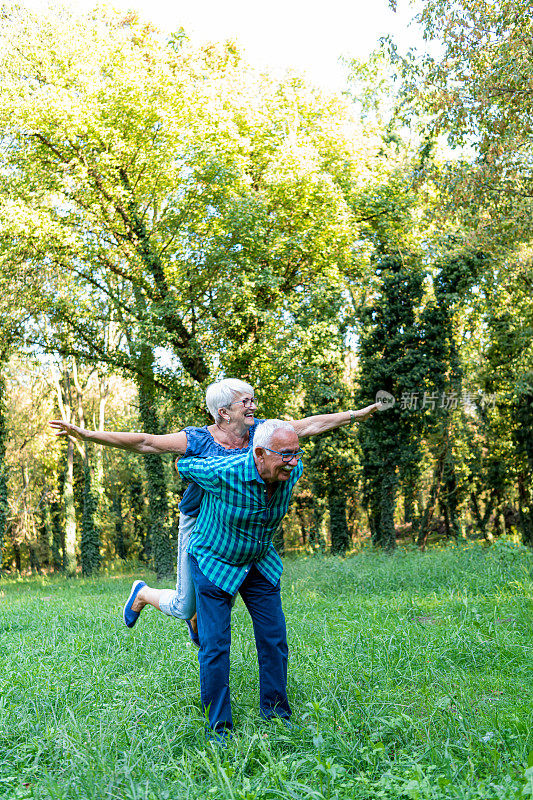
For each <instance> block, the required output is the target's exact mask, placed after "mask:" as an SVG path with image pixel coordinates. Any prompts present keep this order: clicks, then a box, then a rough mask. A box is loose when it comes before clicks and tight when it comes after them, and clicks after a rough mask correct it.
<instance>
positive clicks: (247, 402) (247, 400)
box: [230, 397, 257, 408]
mask: <svg viewBox="0 0 533 800" xmlns="http://www.w3.org/2000/svg"><path fill="white" fill-rule="evenodd" d="M239 403H242V404H243V406H244V407H245V408H251V407H252V406H257V400H256V399H255V397H243V399H242V400H234V401H233V403H230V406H236V405H238V404H239Z"/></svg>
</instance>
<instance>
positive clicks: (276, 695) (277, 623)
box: [190, 556, 291, 730]
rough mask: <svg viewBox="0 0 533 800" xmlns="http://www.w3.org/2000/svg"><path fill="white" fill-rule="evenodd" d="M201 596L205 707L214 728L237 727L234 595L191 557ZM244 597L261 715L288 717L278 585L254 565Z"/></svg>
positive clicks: (284, 634) (198, 600) (198, 603)
mask: <svg viewBox="0 0 533 800" xmlns="http://www.w3.org/2000/svg"><path fill="white" fill-rule="evenodd" d="M190 566H191V572H192V577H193V581H194V589H195V593H196V611H197V614H198V636H199V638H200V650H199V652H198V661H199V663H200V690H201V697H202V707H203V709H204V711H205V710H207V713H208V715H209V726H210V727H211V728H212V729H213V730H222V729H224V728H225V729H228V730H231V728H232V727H233V721H232V717H231V701H230V690H229V667H230V658H229V653H230V644H231V607H232V596H231V595H230V594H228V593H227V592H224V591H223V590H222V589H219V587H218V586H216V585H215V584H214V583H212V582H211V581H210V580H209V579H208V578H206V576H205V575H204V574H203V572H202V571H201V570H200V568H199V566H198V562H197V561H196V559H195V558H193V557H192V556H190ZM239 592H240V595H241V597H242V599H243V601H244V603H245V605H246V608H247V609H248V611H249V613H250V616H251V618H252V622H253V626H254V635H255V644H256V647H257V659H258V662H259V711H260V714H261V716H262V717H263V718H265V719H270V718H271V717H273V716H279V717H284V718H285V719H288V718H289V717H290V715H291V709H290V706H289V701H288V699H287V658H288V648H287V629H286V627H285V616H284V614H283V610H282V608H281V595H280V585H279V581H278V582H277V584H276V586H273V585H272V584H271V583H270V582H269V581H267V579H266V578H265V577H264V576H263V575H262V574H261V573H260V572H259V570H258V569H257V567H256V566H255V565H252V566H251V568H250V571H249V573H248V575H247V576H246V578H245V580H244V581H243V583H242V584H241V586H240V589H239Z"/></svg>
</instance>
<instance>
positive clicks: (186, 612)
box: [159, 514, 196, 619]
mask: <svg viewBox="0 0 533 800" xmlns="http://www.w3.org/2000/svg"><path fill="white" fill-rule="evenodd" d="M195 524H196V517H189V516H188V515H187V514H180V517H179V528H178V559H177V562H178V563H177V574H176V590H175V591H172V590H171V589H163V590H162V592H161V595H160V597H159V608H160V609H161V611H162V612H163V614H167V616H169V617H176V618H177V619H191V617H193V616H194V614H195V612H196V597H195V593H194V584H193V580H192V575H191V567H190V563H189V554H188V552H187V547H188V545H189V538H190V535H191V533H192V532H193V530H194V526H195Z"/></svg>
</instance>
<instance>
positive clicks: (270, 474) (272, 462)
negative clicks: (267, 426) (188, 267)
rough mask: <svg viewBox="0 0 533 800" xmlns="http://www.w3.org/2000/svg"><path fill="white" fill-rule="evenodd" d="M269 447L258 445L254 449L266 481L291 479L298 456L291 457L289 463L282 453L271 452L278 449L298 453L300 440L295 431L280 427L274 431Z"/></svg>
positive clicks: (280, 451)
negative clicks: (282, 456)
mask: <svg viewBox="0 0 533 800" xmlns="http://www.w3.org/2000/svg"><path fill="white" fill-rule="evenodd" d="M267 447H268V448H269V449H268V450H267V449H266V447H258V448H257V450H256V451H254V455H255V461H256V464H257V471H258V472H259V474H260V476H261V477H262V478H263V480H264V481H265V483H276V482H277V481H287V480H289V477H290V474H291V472H292V471H293V469H294V468H295V466H296V465H297V463H298V460H297V459H296V458H291V460H290V461H288V462H287V463H285V464H284V463H283V460H282V458H281V456H280V455H278V454H277V453H271V452H270V450H277V451H278V453H296V452H297V451H298V450H299V449H300V441H299V439H298V435H297V434H296V433H295V431H289V430H285V429H283V428H279V429H278V430H276V431H274V433H273V434H272V437H271V439H270V442H269V443H268V445H267Z"/></svg>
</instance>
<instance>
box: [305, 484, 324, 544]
mask: <svg viewBox="0 0 533 800" xmlns="http://www.w3.org/2000/svg"><path fill="white" fill-rule="evenodd" d="M325 513H326V511H325V508H324V501H323V500H320V499H319V498H317V497H315V498H314V502H313V520H314V524H313V526H312V527H311V530H310V531H309V544H310V545H311V547H312V548H313V549H315V548H316V547H317V546H318V549H319V550H320V552H321V553H325V552H326V540H325V539H324V536H323V534H322V524H323V522H324V514H325Z"/></svg>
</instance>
